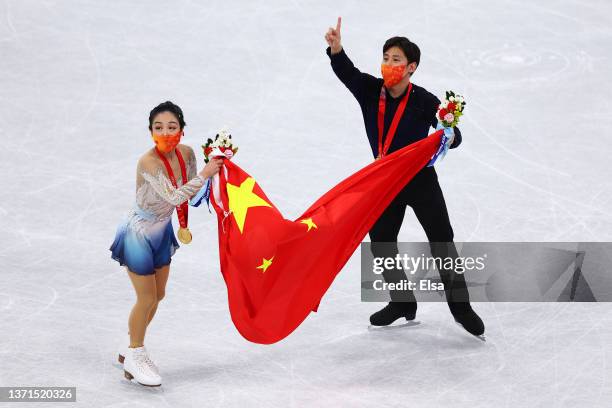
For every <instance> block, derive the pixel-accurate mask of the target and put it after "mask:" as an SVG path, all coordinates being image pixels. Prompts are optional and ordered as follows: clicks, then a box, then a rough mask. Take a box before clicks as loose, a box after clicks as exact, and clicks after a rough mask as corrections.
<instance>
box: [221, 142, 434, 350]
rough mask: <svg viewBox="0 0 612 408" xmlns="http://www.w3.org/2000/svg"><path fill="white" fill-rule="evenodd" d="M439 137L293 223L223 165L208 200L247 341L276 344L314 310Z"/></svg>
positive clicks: (356, 179)
mask: <svg viewBox="0 0 612 408" xmlns="http://www.w3.org/2000/svg"><path fill="white" fill-rule="evenodd" d="M442 133H443V132H442V131H437V132H435V133H433V134H431V135H429V136H428V137H427V138H425V139H423V140H421V141H419V142H416V143H414V144H411V145H409V146H406V147H405V148H403V149H401V150H398V151H396V152H393V153H392V154H389V155H388V156H385V157H384V158H382V159H380V160H376V161H374V162H373V163H371V164H370V165H368V166H366V167H364V168H362V169H361V170H359V171H358V172H356V173H355V174H353V175H351V176H350V177H348V178H346V179H345V180H343V181H342V182H340V183H339V184H338V185H336V186H335V187H334V188H332V189H331V190H330V191H328V192H327V193H326V194H324V195H323V196H322V197H321V198H319V199H318V200H317V201H316V202H315V203H314V204H313V205H311V206H310V208H308V209H307V210H306V211H305V212H304V214H302V216H300V217H298V218H297V219H296V220H295V221H290V220H287V219H285V218H284V217H283V215H282V214H281V213H280V211H279V210H278V209H277V208H276V207H275V206H274V204H273V203H272V202H271V201H270V200H269V199H268V197H267V196H266V194H265V193H264V191H263V190H262V188H261V186H260V185H259V184H258V183H257V182H256V181H255V180H254V179H253V178H252V177H251V176H250V175H249V174H247V173H246V172H245V171H244V170H242V169H241V168H240V167H238V165H236V164H235V163H233V162H231V161H228V160H226V161H225V164H224V167H225V169H223V168H222V169H221V171H220V172H219V177H218V178H216V180H215V182H214V183H213V190H212V196H213V199H212V200H211V201H212V203H213V207H214V208H215V211H216V213H217V218H218V226H219V258H220V263H221V273H222V274H223V278H224V279H225V283H226V285H227V292H228V301H229V309H230V314H231V316H232V321H233V322H234V324H235V326H236V328H237V329H238V331H239V332H240V334H242V336H243V337H244V338H246V339H247V340H249V341H252V342H255V343H264V344H269V343H275V342H277V341H279V340H282V339H283V338H285V337H287V336H288V335H289V334H290V333H291V332H292V331H293V330H295V329H296V328H297V327H298V326H299V325H300V324H301V323H302V321H304V319H305V318H306V317H307V316H308V314H309V313H310V312H311V311H316V309H317V307H318V305H319V302H320V301H321V298H322V296H323V295H324V294H325V292H326V291H327V289H328V288H329V286H330V285H331V283H332V282H333V280H334V278H335V277H336V275H337V274H338V272H340V270H341V269H342V267H343V266H344V264H345V263H346V262H347V261H348V259H349V258H350V256H351V255H352V253H353V252H354V251H355V248H356V247H357V246H358V245H359V244H360V243H361V241H362V239H363V237H364V236H365V235H366V234H367V233H368V231H369V230H370V229H371V227H372V226H373V225H374V223H375V222H376V220H377V219H378V217H379V216H380V215H381V214H382V213H383V211H384V210H385V208H386V207H387V206H388V205H389V204H390V203H391V201H392V200H393V199H394V198H395V196H396V195H397V194H398V193H399V191H400V190H401V189H402V188H403V187H404V186H405V185H406V184H407V183H408V182H409V181H410V180H411V179H412V178H413V177H414V175H415V174H416V173H417V172H418V171H419V170H421V168H423V167H424V166H425V165H426V164H427V163H428V162H429V161H430V160H431V158H432V156H433V155H434V153H436V151H437V149H438V147H439V145H440V140H441V136H442ZM224 170H225V171H224Z"/></svg>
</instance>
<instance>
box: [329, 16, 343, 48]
mask: <svg viewBox="0 0 612 408" xmlns="http://www.w3.org/2000/svg"><path fill="white" fill-rule="evenodd" d="M341 26H342V17H338V22H337V23H336V28H333V27H329V29H328V30H327V33H325V41H327V45H329V47H330V48H331V53H332V54H337V53H339V52H340V51H342V43H341V36H340V27H341Z"/></svg>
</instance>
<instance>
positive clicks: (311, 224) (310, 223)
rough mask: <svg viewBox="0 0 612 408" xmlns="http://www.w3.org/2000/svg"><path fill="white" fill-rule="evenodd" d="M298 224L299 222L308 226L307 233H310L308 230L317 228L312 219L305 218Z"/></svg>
mask: <svg viewBox="0 0 612 408" xmlns="http://www.w3.org/2000/svg"><path fill="white" fill-rule="evenodd" d="M300 222H301V223H302V224H306V225H308V231H310V230H311V228H318V227H317V224H315V223H314V222H313V221H312V218H306V219H304V220H301V221H300Z"/></svg>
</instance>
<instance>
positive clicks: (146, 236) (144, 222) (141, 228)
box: [110, 208, 179, 275]
mask: <svg viewBox="0 0 612 408" xmlns="http://www.w3.org/2000/svg"><path fill="white" fill-rule="evenodd" d="M178 248H179V244H178V242H177V241H176V238H175V236H174V230H173V228H172V222H171V220H170V218H167V219H166V220H164V221H159V220H157V219H156V218H155V215H153V214H151V213H148V212H146V211H144V210H142V209H141V208H136V209H135V210H134V211H133V212H132V213H131V214H130V215H129V216H128V217H127V219H126V220H125V221H124V222H123V223H121V224H120V225H119V227H118V228H117V233H116V234H115V240H114V242H113V244H112V245H111V247H110V251H111V257H112V258H113V259H114V260H116V261H117V262H119V264H120V265H125V266H127V267H128V269H129V270H130V271H132V272H134V273H136V274H138V275H152V274H154V273H155V269H157V268H161V267H162V266H165V265H168V264H170V261H171V257H172V255H174V253H175V251H176V250H177V249H178Z"/></svg>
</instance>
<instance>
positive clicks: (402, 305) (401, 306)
mask: <svg viewBox="0 0 612 408" xmlns="http://www.w3.org/2000/svg"><path fill="white" fill-rule="evenodd" d="M416 311H417V304H416V302H389V304H388V305H387V306H385V307H384V308H382V309H381V310H379V311H378V312H376V313H374V314H373V315H372V316H370V323H371V324H372V326H388V325H390V324H391V323H393V322H394V321H396V320H397V319H399V318H401V317H404V318H406V320H414V317H415V316H416Z"/></svg>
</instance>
